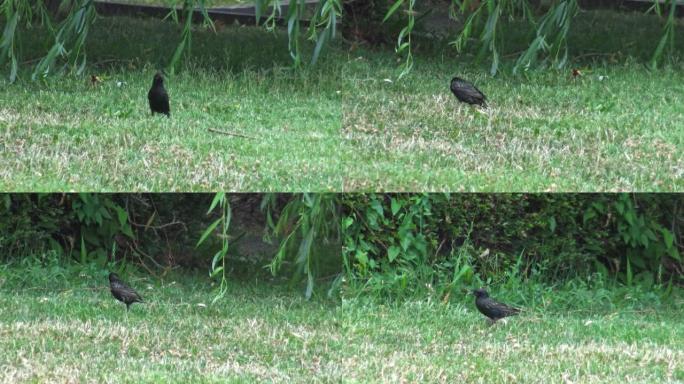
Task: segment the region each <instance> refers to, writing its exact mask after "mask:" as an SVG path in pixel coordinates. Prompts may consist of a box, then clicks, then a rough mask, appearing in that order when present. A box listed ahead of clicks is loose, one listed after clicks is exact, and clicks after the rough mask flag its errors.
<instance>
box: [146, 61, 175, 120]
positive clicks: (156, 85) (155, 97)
mask: <svg viewBox="0 0 684 384" xmlns="http://www.w3.org/2000/svg"><path fill="white" fill-rule="evenodd" d="M147 100H148V101H149V102H150V110H151V111H152V114H155V113H163V114H165V115H166V117H171V110H170V109H169V94H168V93H166V89H165V88H164V77H162V74H161V73H159V72H157V73H156V74H155V75H154V80H153V81H152V88H150V91H149V92H147Z"/></svg>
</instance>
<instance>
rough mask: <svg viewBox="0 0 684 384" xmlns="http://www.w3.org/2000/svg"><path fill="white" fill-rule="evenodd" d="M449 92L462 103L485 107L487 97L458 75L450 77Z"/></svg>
mask: <svg viewBox="0 0 684 384" xmlns="http://www.w3.org/2000/svg"><path fill="white" fill-rule="evenodd" d="M451 92H452V93H453V94H454V96H456V98H457V99H458V100H459V101H461V102H463V103H468V104H474V105H479V106H481V107H484V108H487V97H486V96H485V95H484V94H483V93H482V92H480V90H479V89H477V88H475V86H474V85H472V84H471V83H469V82H468V81H466V80H463V79H461V78H459V77H454V78H453V79H451Z"/></svg>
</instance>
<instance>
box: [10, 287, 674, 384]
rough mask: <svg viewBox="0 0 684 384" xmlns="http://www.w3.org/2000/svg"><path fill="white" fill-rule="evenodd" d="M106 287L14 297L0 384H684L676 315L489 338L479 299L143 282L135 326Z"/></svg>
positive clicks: (26, 291)
mask: <svg viewBox="0 0 684 384" xmlns="http://www.w3.org/2000/svg"><path fill="white" fill-rule="evenodd" d="M84 281H85V282H84ZM2 283H3V281H2V280H0V285H2ZM105 284H106V277H105V276H104V275H103V276H101V278H98V279H97V280H92V279H89V277H87V276H81V277H80V278H79V279H77V280H74V283H73V285H70V284H69V283H63V285H64V286H60V287H54V286H49V287H43V286H27V287H23V288H16V287H8V286H7V284H5V286H2V289H1V290H0V308H2V311H0V350H2V351H3V353H2V354H0V366H2V367H3V368H2V369H1V370H0V381H2V382H72V381H76V382H116V383H123V382H130V383H139V382H177V383H181V382H183V383H185V382H255V381H269V382H300V383H304V382H306V383H310V382H443V383H453V382H485V383H512V382H549V383H571V382H573V383H574V382H582V383H599V382H600V383H637V382H640V383H644V382H651V383H654V382H658V383H666V382H670V383H674V382H682V381H684V347H683V346H682V343H681V340H682V339H684V323H682V321H681V312H678V311H677V310H676V308H674V307H673V308H672V310H662V309H659V310H655V309H648V308H645V309H643V310H639V311H634V310H623V309H619V308H616V309H611V310H605V311H599V312H591V311H583V310H578V311H563V312H543V311H539V310H534V309H532V308H528V313H526V314H524V315H522V316H520V317H517V318H512V319H510V320H509V321H508V322H507V323H498V324H496V325H494V326H492V327H488V326H487V324H486V323H485V321H484V320H483V318H482V317H481V316H480V315H479V313H477V312H476V310H475V308H474V305H473V303H472V301H471V299H470V298H468V299H467V300H466V299H465V298H464V299H463V300H459V302H456V303H452V304H451V305H444V304H441V303H440V302H427V301H413V302H407V303H404V304H397V305H380V304H371V303H367V302H366V301H365V300H362V299H353V300H346V301H344V302H343V303H342V304H337V305H336V304H333V303H330V302H326V301H320V300H313V301H311V302H306V301H304V300H303V299H302V298H301V296H300V295H299V294H298V293H284V292H282V291H280V289H279V288H278V287H269V286H268V285H260V288H258V289H257V288H254V286H253V285H250V284H240V283H233V285H232V287H231V289H230V290H229V293H228V294H227V296H226V297H225V298H224V299H223V300H221V301H219V302H218V303H217V304H215V305H211V304H210V301H211V297H212V295H211V291H210V290H209V289H210V288H209V287H207V286H206V283H204V282H201V281H200V280H199V279H198V280H193V279H181V280H177V281H173V280H166V281H165V282H164V283H163V284H162V283H160V282H156V281H144V280H139V279H133V280H132V281H131V284H132V285H133V286H134V287H136V288H138V291H140V292H141V293H142V294H143V296H144V297H145V298H146V299H147V304H143V305H138V304H135V305H133V306H132V309H131V311H130V313H129V314H128V317H126V314H125V309H124V308H125V307H124V305H123V304H121V303H119V302H117V301H115V300H114V299H113V298H112V297H111V296H110V293H109V291H108V289H107V287H106V286H105ZM461 303H463V304H461ZM205 304H206V306H205ZM680 304H681V303H680ZM578 305H579V306H581V303H580V304H578Z"/></svg>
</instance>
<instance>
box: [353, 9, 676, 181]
mask: <svg viewBox="0 0 684 384" xmlns="http://www.w3.org/2000/svg"><path fill="white" fill-rule="evenodd" d="M654 21H655V20H654V18H652V17H648V16H643V15H638V14H627V15H625V14H617V13H612V12H605V11H603V12H586V13H582V14H580V16H578V17H577V19H576V22H575V24H573V29H572V30H573V34H572V35H571V39H570V46H571V47H574V48H575V49H574V50H573V51H571V56H570V57H571V62H574V64H571V68H572V67H573V66H574V67H579V68H581V71H582V72H583V76H582V77H580V78H579V79H577V80H574V79H572V76H571V70H570V69H569V68H568V69H563V70H560V71H559V70H549V71H546V72H540V71H530V72H528V73H526V74H523V75H520V76H512V75H510V71H509V72H506V71H505V70H504V71H503V72H502V73H501V74H500V75H497V76H496V77H491V76H489V75H488V67H485V66H479V65H474V64H473V63H472V59H471V58H469V57H456V56H454V55H453V53H452V51H453V49H450V50H446V49H442V48H441V47H438V48H437V49H427V48H426V49H425V51H428V52H426V53H420V52H419V53H417V54H416V58H417V59H416V64H415V67H414V69H413V71H412V72H411V73H410V74H409V75H408V76H406V77H405V78H404V79H403V80H402V81H391V82H390V81H388V80H386V79H389V80H393V79H394V77H395V76H394V74H395V73H396V70H395V67H396V58H395V57H394V55H392V54H388V53H382V52H377V51H369V50H367V49H360V50H357V51H356V52H355V53H354V56H356V58H357V59H356V60H353V61H351V62H350V65H348V66H347V67H345V74H344V75H343V78H345V79H347V80H348V81H349V82H350V83H351V84H352V85H353V86H352V87H348V90H350V91H349V93H348V94H345V95H344V97H343V100H344V112H343V116H344V124H343V126H344V134H345V139H346V140H347V141H349V142H351V143H352V146H354V147H355V148H356V150H357V152H358V153H359V161H357V162H356V166H355V167H353V168H351V169H350V171H349V173H348V175H347V178H346V180H345V189H346V190H359V189H361V190H378V189H379V190H423V191H424V190H426V189H427V190H430V191H441V190H451V191H453V190H465V191H620V190H622V191H626V190H629V191H633V190H639V191H641V190H647V191H660V190H669V191H672V190H677V191H681V190H683V189H684V156H683V155H682V154H683V153H684V129H682V127H684V63H682V62H681V61H679V62H677V63H674V64H671V65H669V66H666V67H665V68H664V69H660V70H657V71H651V70H649V69H648V68H646V66H645V65H644V64H643V63H644V62H645V61H646V60H647V59H648V58H649V57H650V54H651V53H652V52H653V46H654V42H657V41H658V38H659V37H658V34H659V33H660V32H659V31H660V29H659V28H658V25H659V24H657V23H655V22H654ZM679 28H680V30H681V31H682V32H684V27H683V26H682V24H681V23H680V25H679ZM506 33H507V35H509V36H510V35H511V34H512V35H513V36H512V37H511V40H512V41H513V46H509V47H508V48H509V50H511V51H520V50H522V49H524V48H525V46H524V44H522V43H523V42H524V41H526V40H525V38H526V37H527V35H526V34H525V33H524V31H523V32H521V31H518V30H516V28H514V26H511V27H509V28H508V30H507V31H506ZM518 37H519V38H518ZM677 49H678V50H679V52H680V53H681V52H684V40H683V39H678V41H677ZM630 57H631V58H630ZM573 58H576V59H575V60H573ZM588 59H589V60H590V61H588ZM511 64H512V63H511V62H504V63H503V66H504V69H505V68H509V69H510V67H511V66H512V65H511ZM487 65H488V64H487ZM454 74H458V75H459V76H460V77H464V78H466V79H469V80H471V81H472V82H474V83H475V84H476V86H477V87H478V88H480V89H481V90H482V91H483V92H484V93H485V94H486V95H487V96H488V98H489V100H490V109H489V111H487V112H484V113H483V112H480V111H478V110H477V109H475V108H471V107H469V106H467V105H465V104H460V103H458V101H457V100H456V99H455V97H454V96H453V95H452V94H451V93H450V91H449V82H450V79H451V77H452V76H453V75H454Z"/></svg>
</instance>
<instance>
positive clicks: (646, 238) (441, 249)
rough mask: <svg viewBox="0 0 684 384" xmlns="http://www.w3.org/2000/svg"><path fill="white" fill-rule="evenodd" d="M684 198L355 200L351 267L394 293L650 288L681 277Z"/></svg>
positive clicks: (356, 286) (347, 245)
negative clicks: (603, 285) (496, 286)
mask: <svg viewBox="0 0 684 384" xmlns="http://www.w3.org/2000/svg"><path fill="white" fill-rule="evenodd" d="M681 202H682V196H680V195H629V194H621V195H613V194H455V195H444V194H418V195H416V194H393V195H378V194H369V195H347V196H345V198H344V199H343V201H342V205H343V212H344V215H343V221H342V228H343V232H344V242H343V251H342V254H343V260H344V264H345V271H346V274H347V278H348V280H349V287H350V288H352V289H353V290H357V291H359V292H361V291H364V292H365V291H370V292H374V293H376V294H379V295H389V296H393V297H401V296H403V295H407V294H413V293H415V292H419V291H425V290H426V289H427V290H429V291H435V292H436V293H438V294H440V295H448V294H449V293H450V292H451V291H452V290H453V289H455V288H457V287H460V286H462V285H469V284H473V283H478V284H491V283H502V282H503V283H505V284H509V285H512V284H519V283H520V282H521V281H524V280H525V279H529V278H532V277H534V279H535V280H537V281H545V282H547V283H556V282H558V281H564V280H569V279H572V278H578V277H579V278H583V277H587V276H591V275H592V274H593V273H600V274H602V275H603V276H605V277H608V276H615V277H618V278H620V279H622V280H623V281H624V282H626V283H628V284H631V283H632V282H633V280H634V279H635V276H636V274H637V273H638V274H639V276H640V278H641V279H642V280H643V281H644V282H645V283H649V282H650V283H653V282H655V281H660V282H662V281H663V280H664V279H667V278H671V277H672V278H677V279H679V278H681V277H680V275H681V274H679V273H677V272H678V271H680V270H681V267H682V262H681V261H682V260H681V257H680V256H679V250H678V246H677V245H676V242H675V241H674V239H676V238H679V235H678V234H679V229H678V228H679V225H678V220H680V218H679V216H678V215H677V214H676V213H675V212H676V211H677V208H675V207H677V206H679V205H681V204H680V203H681ZM637 206H638V207H639V208H638V209H637ZM673 213H674V215H673ZM663 223H670V224H672V227H673V229H667V228H666V227H665V226H664V224H663Z"/></svg>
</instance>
